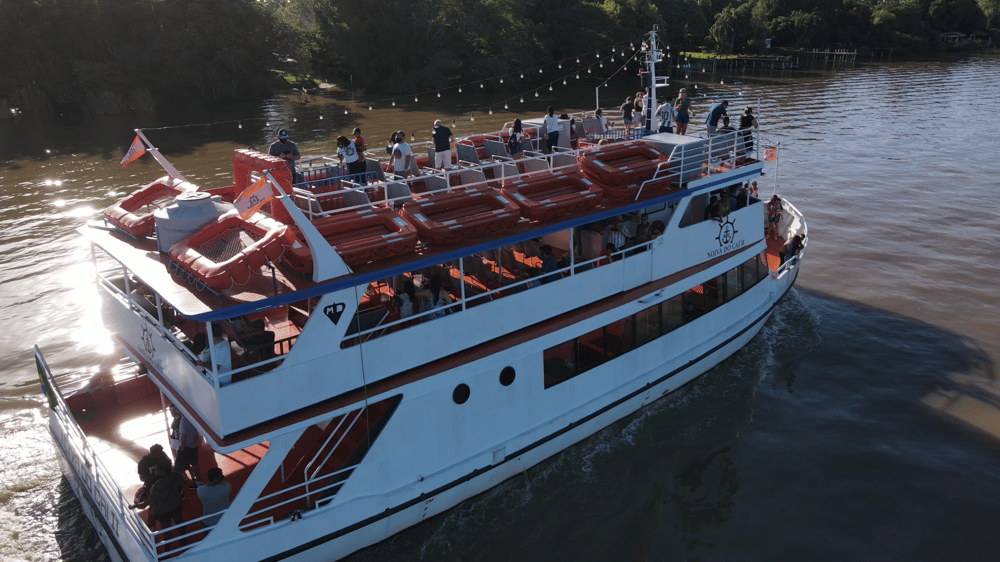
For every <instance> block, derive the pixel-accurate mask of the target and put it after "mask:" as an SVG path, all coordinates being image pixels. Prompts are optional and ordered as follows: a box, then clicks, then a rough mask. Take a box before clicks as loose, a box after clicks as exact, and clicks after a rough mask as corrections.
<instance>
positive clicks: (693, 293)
mask: <svg viewBox="0 0 1000 562" xmlns="http://www.w3.org/2000/svg"><path fill="white" fill-rule="evenodd" d="M702 314H705V296H704V295H703V294H702V287H701V285H696V286H695V287H692V288H690V289H688V290H687V291H685V292H684V322H685V323H687V322H690V321H692V320H694V319H695V318H698V317H699V316H701V315H702Z"/></svg>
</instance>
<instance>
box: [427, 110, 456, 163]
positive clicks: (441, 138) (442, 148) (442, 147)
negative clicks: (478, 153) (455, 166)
mask: <svg viewBox="0 0 1000 562" xmlns="http://www.w3.org/2000/svg"><path fill="white" fill-rule="evenodd" d="M431 137H433V138H434V167H435V168H437V169H439V170H443V169H445V168H451V141H452V140H453V139H454V135H452V133H451V129H449V128H448V127H445V126H444V124H443V123H441V120H440V119H438V120H437V121H434V129H433V130H432V131H431Z"/></svg>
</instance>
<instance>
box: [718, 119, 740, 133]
mask: <svg viewBox="0 0 1000 562" xmlns="http://www.w3.org/2000/svg"><path fill="white" fill-rule="evenodd" d="M718 132H719V134H720V135H724V134H726V133H735V132H736V129H734V128H732V127H730V126H729V116H728V115H723V116H722V126H721V127H719V131H718Z"/></svg>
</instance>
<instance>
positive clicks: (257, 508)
mask: <svg viewBox="0 0 1000 562" xmlns="http://www.w3.org/2000/svg"><path fill="white" fill-rule="evenodd" d="M357 466H358V465H357V464H352V465H350V466H345V467H344V468H341V469H339V470H336V471H333V472H331V473H329V474H323V475H320V476H317V477H315V478H310V479H307V480H306V481H305V482H301V483H299V484H295V485H294V486H289V487H288V488H282V489H281V490H279V491H277V492H272V493H270V494H266V495H263V496H260V497H258V498H257V500H256V501H255V502H254V504H253V506H252V507H251V508H250V509H251V511H250V512H249V513H247V514H246V515H245V516H243V521H242V522H241V523H240V525H239V530H240V531H243V532H252V531H255V530H261V529H263V528H264V527H266V526H268V525H272V524H274V522H275V515H274V512H275V510H277V509H278V508H281V507H285V506H291V505H292V504H295V503H298V502H301V501H303V500H305V501H306V504H307V505H309V498H311V497H313V496H316V495H317V494H323V497H321V498H320V499H319V500H317V504H318V502H322V501H329V500H332V499H333V496H334V495H335V493H336V492H334V493H328V492H331V491H332V490H334V489H335V488H339V487H340V486H342V485H343V484H344V482H346V481H347V476H349V475H350V472H351V471H353V470H354V469H355V468H357ZM323 481H328V483H326V484H323V485H322V486H319V487H317V484H319V483H320V482H323ZM300 490H301V492H300V493H297V494H294V495H292V496H291V497H287V498H285V499H282V500H280V501H274V500H278V499H279V498H281V497H282V496H286V495H288V494H289V493H290V492H297V491H300ZM317 507H318V505H317ZM293 512H294V510H293ZM283 515H289V516H291V515H292V513H286V514H283ZM255 517H260V518H259V519H254V518H255Z"/></svg>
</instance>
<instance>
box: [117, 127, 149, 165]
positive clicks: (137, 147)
mask: <svg viewBox="0 0 1000 562" xmlns="http://www.w3.org/2000/svg"><path fill="white" fill-rule="evenodd" d="M145 153H146V145H145V144H143V143H142V138H140V137H139V135H136V136H135V140H134V141H132V146H130V147H128V152H126V153H125V158H122V168H124V167H125V166H128V165H129V164H131V163H132V162H135V161H136V160H138V159H139V157H140V156H142V155H143V154H145Z"/></svg>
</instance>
